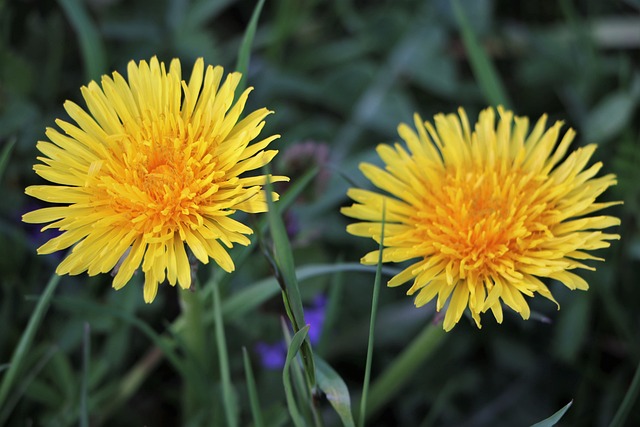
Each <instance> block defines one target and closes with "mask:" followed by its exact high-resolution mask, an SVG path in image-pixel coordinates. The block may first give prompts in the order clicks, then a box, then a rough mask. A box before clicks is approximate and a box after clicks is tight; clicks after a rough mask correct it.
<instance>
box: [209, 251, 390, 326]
mask: <svg viewBox="0 0 640 427" xmlns="http://www.w3.org/2000/svg"><path fill="white" fill-rule="evenodd" d="M343 271H360V272H365V273H375V268H374V267H372V266H368V265H362V264H357V263H342V264H317V265H305V266H302V267H299V268H297V269H296V276H297V278H298V281H299V282H301V281H303V280H307V279H312V278H314V277H319V276H325V275H331V274H335V273H339V272H343ZM382 272H383V273H384V274H385V275H387V276H393V275H394V274H396V273H397V271H396V270H394V269H391V268H383V269H382ZM279 291H280V288H279V287H278V282H277V280H276V279H274V278H268V279H264V280H261V281H259V282H256V283H254V284H253V285H251V286H247V287H246V288H244V289H242V290H241V291H239V292H237V293H235V294H234V295H232V296H231V297H229V298H228V299H227V300H225V301H224V303H223V305H222V314H223V315H224V318H225V319H238V318H241V317H242V316H243V315H244V314H246V313H248V312H250V311H252V310H253V309H254V308H256V307H257V306H259V305H260V304H262V303H264V302H265V301H267V300H268V299H269V298H272V297H273V296H275V295H276V294H277V293H278V292H279ZM212 316H213V313H209V314H208V315H206V316H205V321H211V318H212Z"/></svg>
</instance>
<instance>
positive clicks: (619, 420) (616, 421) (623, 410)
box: [609, 363, 640, 427]
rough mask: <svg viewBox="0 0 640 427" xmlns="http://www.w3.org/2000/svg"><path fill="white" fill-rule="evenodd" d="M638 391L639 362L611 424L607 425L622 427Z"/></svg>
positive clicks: (639, 388)
mask: <svg viewBox="0 0 640 427" xmlns="http://www.w3.org/2000/svg"><path fill="white" fill-rule="evenodd" d="M639 393H640V363H638V367H637V368H636V373H635V375H634V376H633V380H632V381H631V385H630V386H629V390H627V394H626V395H625V396H624V399H623V400H622V404H620V407H619V408H618V412H616V415H615V416H614V417H613V420H612V421H611V424H609V427H622V426H624V425H626V424H625V422H626V421H627V417H628V416H629V412H631V408H632V407H633V404H634V403H635V402H636V400H637V399H638V394H639Z"/></svg>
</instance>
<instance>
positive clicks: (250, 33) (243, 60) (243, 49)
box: [236, 0, 264, 93]
mask: <svg viewBox="0 0 640 427" xmlns="http://www.w3.org/2000/svg"><path fill="white" fill-rule="evenodd" d="M262 6H264V0H259V1H258V4H256V7H255V8H254V9H253V13H252V14H251V20H250V21H249V25H247V29H246V30H245V32H244V37H243V38H242V43H241V44H240V51H239V52H238V62H237V63H236V70H237V71H239V72H240V73H242V79H240V83H238V92H239V93H242V91H244V88H245V86H246V85H247V71H248V69H249V57H250V56H251V45H252V44H253V38H254V37H255V35H256V28H257V27H258V18H260V12H262Z"/></svg>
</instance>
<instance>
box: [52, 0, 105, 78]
mask: <svg viewBox="0 0 640 427" xmlns="http://www.w3.org/2000/svg"><path fill="white" fill-rule="evenodd" d="M58 3H60V6H61V7H62V9H63V10H64V13H65V15H67V19H69V22H71V25H72V26H73V29H74V30H75V32H76V35H77V36H78V42H79V43H80V50H81V51H82V59H83V60H84V66H85V72H86V74H87V80H98V78H99V77H100V75H102V73H103V72H104V68H105V63H106V54H105V48H104V46H103V44H102V39H101V38H100V34H99V33H98V30H97V27H96V26H95V24H94V23H93V22H91V18H90V17H89V13H88V12H87V9H86V3H85V2H82V1H79V0H58Z"/></svg>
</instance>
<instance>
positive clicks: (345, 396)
mask: <svg viewBox="0 0 640 427" xmlns="http://www.w3.org/2000/svg"><path fill="white" fill-rule="evenodd" d="M315 363H316V369H317V371H316V378H317V379H318V386H319V387H320V389H321V390H322V391H323V392H324V393H325V394H326V396H327V400H328V401H329V403H330V404H331V406H333V409H335V411H336V412H337V413H338V416H339V417H340V420H341V421H342V425H344V426H345V427H354V426H355V424H354V422H353V415H352V414H351V397H350V396H349V389H348V388H347V385H346V384H345V382H344V380H343V379H342V377H340V375H338V373H337V372H336V371H334V370H333V368H332V367H331V366H329V364H328V363H327V362H325V361H324V360H322V359H321V358H320V357H317V356H316V358H315Z"/></svg>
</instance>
